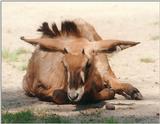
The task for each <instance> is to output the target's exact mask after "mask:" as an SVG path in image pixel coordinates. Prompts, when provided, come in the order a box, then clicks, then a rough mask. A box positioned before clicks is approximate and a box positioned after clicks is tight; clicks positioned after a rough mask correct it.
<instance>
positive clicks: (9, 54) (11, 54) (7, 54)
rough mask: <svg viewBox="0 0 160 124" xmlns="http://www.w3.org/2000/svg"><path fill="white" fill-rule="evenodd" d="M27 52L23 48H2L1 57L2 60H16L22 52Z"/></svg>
mask: <svg viewBox="0 0 160 124" xmlns="http://www.w3.org/2000/svg"><path fill="white" fill-rule="evenodd" d="M26 53H29V51H27V50H25V49H24V48H19V49H17V50H15V51H10V50H9V49H3V50H2V57H3V59H4V60H6V61H8V62H10V61H11V62H16V61H18V59H19V58H20V56H21V55H22V54H26Z"/></svg>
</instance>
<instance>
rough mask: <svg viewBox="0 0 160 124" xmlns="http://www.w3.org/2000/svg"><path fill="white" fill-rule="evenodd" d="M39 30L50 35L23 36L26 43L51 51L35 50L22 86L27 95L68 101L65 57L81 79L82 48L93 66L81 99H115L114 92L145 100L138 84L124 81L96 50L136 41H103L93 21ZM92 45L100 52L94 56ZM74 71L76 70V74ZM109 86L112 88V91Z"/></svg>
mask: <svg viewBox="0 0 160 124" xmlns="http://www.w3.org/2000/svg"><path fill="white" fill-rule="evenodd" d="M39 31H42V32H43V35H46V36H47V37H48V38H42V39H25V38H24V37H22V38H21V39H22V40H24V41H26V42H29V43H31V44H39V45H40V46H43V47H44V48H46V49H48V50H51V51H44V50H43V49H41V47H38V48H37V49H36V50H35V52H34V53H33V55H32V57H31V59H30V61H29V65H28V69H27V73H26V75H25V76H24V79H23V87H24V90H25V91H26V93H27V94H28V95H32V96H37V97H38V98H40V99H42V100H45V101H46V100H47V101H53V102H55V103H57V104H63V103H68V102H69V99H68V98H67V94H66V92H67V86H68V83H67V76H66V75H67V73H66V70H65V67H64V63H63V58H64V57H67V56H68V57H67V59H68V64H70V67H71V68H70V70H72V71H73V72H74V76H75V77H74V76H72V78H75V79H76V80H77V81H78V80H79V74H78V73H77V72H78V71H79V70H82V67H84V65H83V62H84V61H83V59H82V58H83V57H82V54H80V53H81V50H82V49H85V51H86V56H87V57H88V59H89V61H90V63H91V67H90V69H89V73H88V75H87V80H86V82H85V93H84V96H83V98H82V101H87V102H91V101H100V100H106V99H112V98H114V95H115V93H118V94H121V95H123V96H125V97H126V98H128V99H142V95H141V94H140V92H139V91H138V90H137V89H136V88H135V87H133V86H132V85H131V84H127V83H122V82H120V81H119V80H118V79H117V78H116V76H115V74H114V73H113V71H112V70H111V68H110V65H109V63H108V60H107V57H106V55H105V54H104V53H97V52H99V51H102V50H104V49H105V48H107V49H111V48H114V47H116V46H117V45H130V46H133V45H136V44H137V43H136V42H129V41H125V42H123V41H119V40H106V41H104V40H102V38H101V37H100V36H99V35H98V34H97V32H96V31H95V29H94V28H93V27H92V26H91V25H90V24H88V23H87V22H85V21H82V20H81V21H75V22H72V21H71V22H70V21H65V22H63V23H62V25H61V31H59V30H58V28H57V26H56V25H55V24H54V26H52V30H51V29H49V27H48V24H43V25H42V27H41V28H40V30H39ZM86 34H89V35H86ZM64 37H65V38H64ZM51 38H52V39H51ZM53 41H54V42H53ZM64 48H67V50H69V52H70V53H71V56H69V55H68V54H63V52H64V50H63V49H64ZM92 48H94V49H95V50H96V51H97V52H96V54H93V55H92V51H91V49H92ZM53 50H54V52H53ZM74 54H75V55H74ZM73 56H75V57H73ZM85 64H87V63H85ZM82 65H83V66H82ZM75 73H77V76H76V75H75ZM107 87H111V88H112V90H111V89H110V88H107ZM88 98H91V99H88Z"/></svg>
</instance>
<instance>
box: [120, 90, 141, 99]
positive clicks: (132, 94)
mask: <svg viewBox="0 0 160 124" xmlns="http://www.w3.org/2000/svg"><path fill="white" fill-rule="evenodd" d="M122 95H123V96H124V97H125V98H126V99H130V100H142V99H143V96H142V94H141V93H140V92H139V90H138V89H137V88H132V89H131V90H129V91H128V92H122Z"/></svg>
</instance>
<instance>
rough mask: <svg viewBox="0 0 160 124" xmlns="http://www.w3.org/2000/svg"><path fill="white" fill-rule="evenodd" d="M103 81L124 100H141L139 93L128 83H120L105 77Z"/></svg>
mask: <svg viewBox="0 0 160 124" xmlns="http://www.w3.org/2000/svg"><path fill="white" fill-rule="evenodd" d="M104 80H105V81H106V82H108V83H109V84H110V86H111V88H112V89H113V90H114V91H115V92H116V93H117V94H120V95H122V96H124V97H125V98H126V99H132V100H141V99H143V96H142V94H141V93H140V91H139V90H138V89H137V88H135V87H134V86H132V85H131V84H129V83H122V82H121V81H119V80H118V79H117V78H114V77H109V76H105V77H104Z"/></svg>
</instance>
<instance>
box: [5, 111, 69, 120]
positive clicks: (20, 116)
mask: <svg viewBox="0 0 160 124" xmlns="http://www.w3.org/2000/svg"><path fill="white" fill-rule="evenodd" d="M24 122H25V123H66V122H67V123H69V120H67V119H66V118H64V117H61V116H58V115H47V116H36V115H34V114H33V113H32V112H31V111H30V110H27V111H22V112H18V113H8V112H6V113H5V114H2V123H24Z"/></svg>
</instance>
